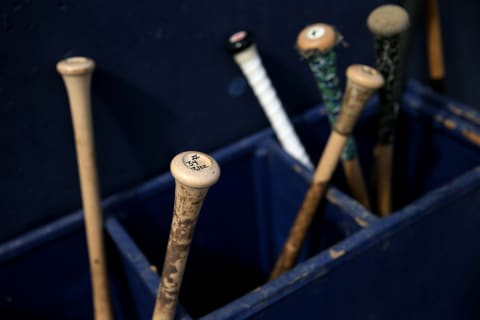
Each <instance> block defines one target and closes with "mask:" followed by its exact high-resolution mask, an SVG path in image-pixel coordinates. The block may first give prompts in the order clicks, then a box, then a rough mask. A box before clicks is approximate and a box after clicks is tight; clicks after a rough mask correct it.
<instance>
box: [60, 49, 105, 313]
mask: <svg viewBox="0 0 480 320" xmlns="http://www.w3.org/2000/svg"><path fill="white" fill-rule="evenodd" d="M94 69H95V62H94V61H93V60H92V59H89V58H85V57H72V58H67V59H64V60H61V61H60V62H58V63H57V71H58V72H59V73H60V74H61V75H62V78H63V81H64V83H65V87H66V89H67V94H68V100H69V102H70V111H71V114H72V122H73V129H74V135H75V148H76V153H77V163H78V171H79V176H80V187H81V192H82V202H83V211H84V214H85V231H86V235H87V246H88V256H89V261H90V272H91V277H92V288H93V306H94V314H95V319H97V320H108V319H113V315H112V308H111V304H110V295H109V290H108V277H107V264H106V259H105V248H104V242H103V219H102V209H101V206H100V191H99V187H98V177H97V170H96V168H97V165H96V162H95V145H94V139H93V126H92V114H91V105H90V83H91V78H92V73H93V70H94Z"/></svg>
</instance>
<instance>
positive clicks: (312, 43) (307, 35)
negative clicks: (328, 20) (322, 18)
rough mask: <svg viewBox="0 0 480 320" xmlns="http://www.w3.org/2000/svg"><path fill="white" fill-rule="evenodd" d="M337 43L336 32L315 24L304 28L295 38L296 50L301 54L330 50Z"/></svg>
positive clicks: (329, 27) (326, 26) (325, 26)
mask: <svg viewBox="0 0 480 320" xmlns="http://www.w3.org/2000/svg"><path fill="white" fill-rule="evenodd" d="M336 43H337V32H336V31H335V29H334V28H333V27H332V26H331V25H328V24H325V23H315V24H311V25H309V26H307V27H306V28H304V29H303V30H302V31H301V32H300V33H299V34H298V37H297V48H298V49H299V50H300V51H303V52H311V51H319V52H326V51H329V50H331V49H332V48H333V47H334V46H335V45H336Z"/></svg>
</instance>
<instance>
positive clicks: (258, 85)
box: [227, 31, 313, 169]
mask: <svg viewBox="0 0 480 320" xmlns="http://www.w3.org/2000/svg"><path fill="white" fill-rule="evenodd" d="M227 47H228V51H229V52H230V54H232V56H233V58H234V60H235V62H236V63H237V64H238V66H239V67H240V69H241V70H242V72H243V74H244V75H245V77H246V78H247V81H248V83H249V84H250V86H251V87H252V89H253V92H254V93H255V96H256V97H257V98H258V101H259V103H260V105H261V106H262V108H263V111H264V112H265V114H266V115H267V118H268V119H269V121H270V123H271V125H272V128H273V131H274V132H275V134H276V136H277V138H278V140H279V141H280V144H281V145H282V147H283V148H284V149H285V150H286V151H287V152H288V153H289V154H290V155H291V156H292V157H294V158H295V159H297V160H298V161H300V162H301V163H303V164H304V165H305V166H306V167H308V168H310V169H313V164H312V161H311V160H310V158H309V157H308V155H307V152H306V151H305V148H304V147H303V145H302V143H301V142H300V139H299V138H298V136H297V134H296V133H295V129H294V128H293V126H292V124H291V122H290V120H289V119H288V116H287V114H286V113H285V110H284V108H283V106H282V103H281V102H280V99H279V98H278V96H277V93H276V91H275V89H274V88H273V86H272V83H271V81H270V79H269V78H268V75H267V72H266V71H265V68H264V67H263V64H262V60H261V59H260V56H259V54H258V52H257V49H256V46H255V42H254V40H253V35H252V33H250V32H247V31H240V32H237V33H235V34H233V35H232V36H230V38H229V39H228V42H227Z"/></svg>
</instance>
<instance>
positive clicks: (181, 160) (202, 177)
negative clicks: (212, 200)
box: [170, 151, 220, 188]
mask: <svg viewBox="0 0 480 320" xmlns="http://www.w3.org/2000/svg"><path fill="white" fill-rule="evenodd" d="M170 171H171V173H172V176H173V177H174V178H175V180H176V181H178V182H180V183H181V184H183V185H186V186H188V187H191V188H208V187H210V186H212V185H214V184H215V183H216V182H217V181H218V179H219V178H220V166H219V165H218V163H217V162H216V161H215V159H213V158H212V157H210V156H209V155H208V154H205V153H202V152H198V151H185V152H182V153H179V154H177V155H176V156H175V157H174V158H173V159H172V162H171V163H170Z"/></svg>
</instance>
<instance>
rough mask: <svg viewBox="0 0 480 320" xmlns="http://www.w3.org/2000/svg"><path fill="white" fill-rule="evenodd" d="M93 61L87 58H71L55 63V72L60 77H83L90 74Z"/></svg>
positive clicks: (92, 68) (93, 67)
mask: <svg viewBox="0 0 480 320" xmlns="http://www.w3.org/2000/svg"><path fill="white" fill-rule="evenodd" d="M94 69H95V61H93V59H90V58H87V57H71V58H66V59H63V60H60V61H59V62H58V63H57V71H58V73H60V74H62V75H83V74H88V73H92V72H93V70H94Z"/></svg>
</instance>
